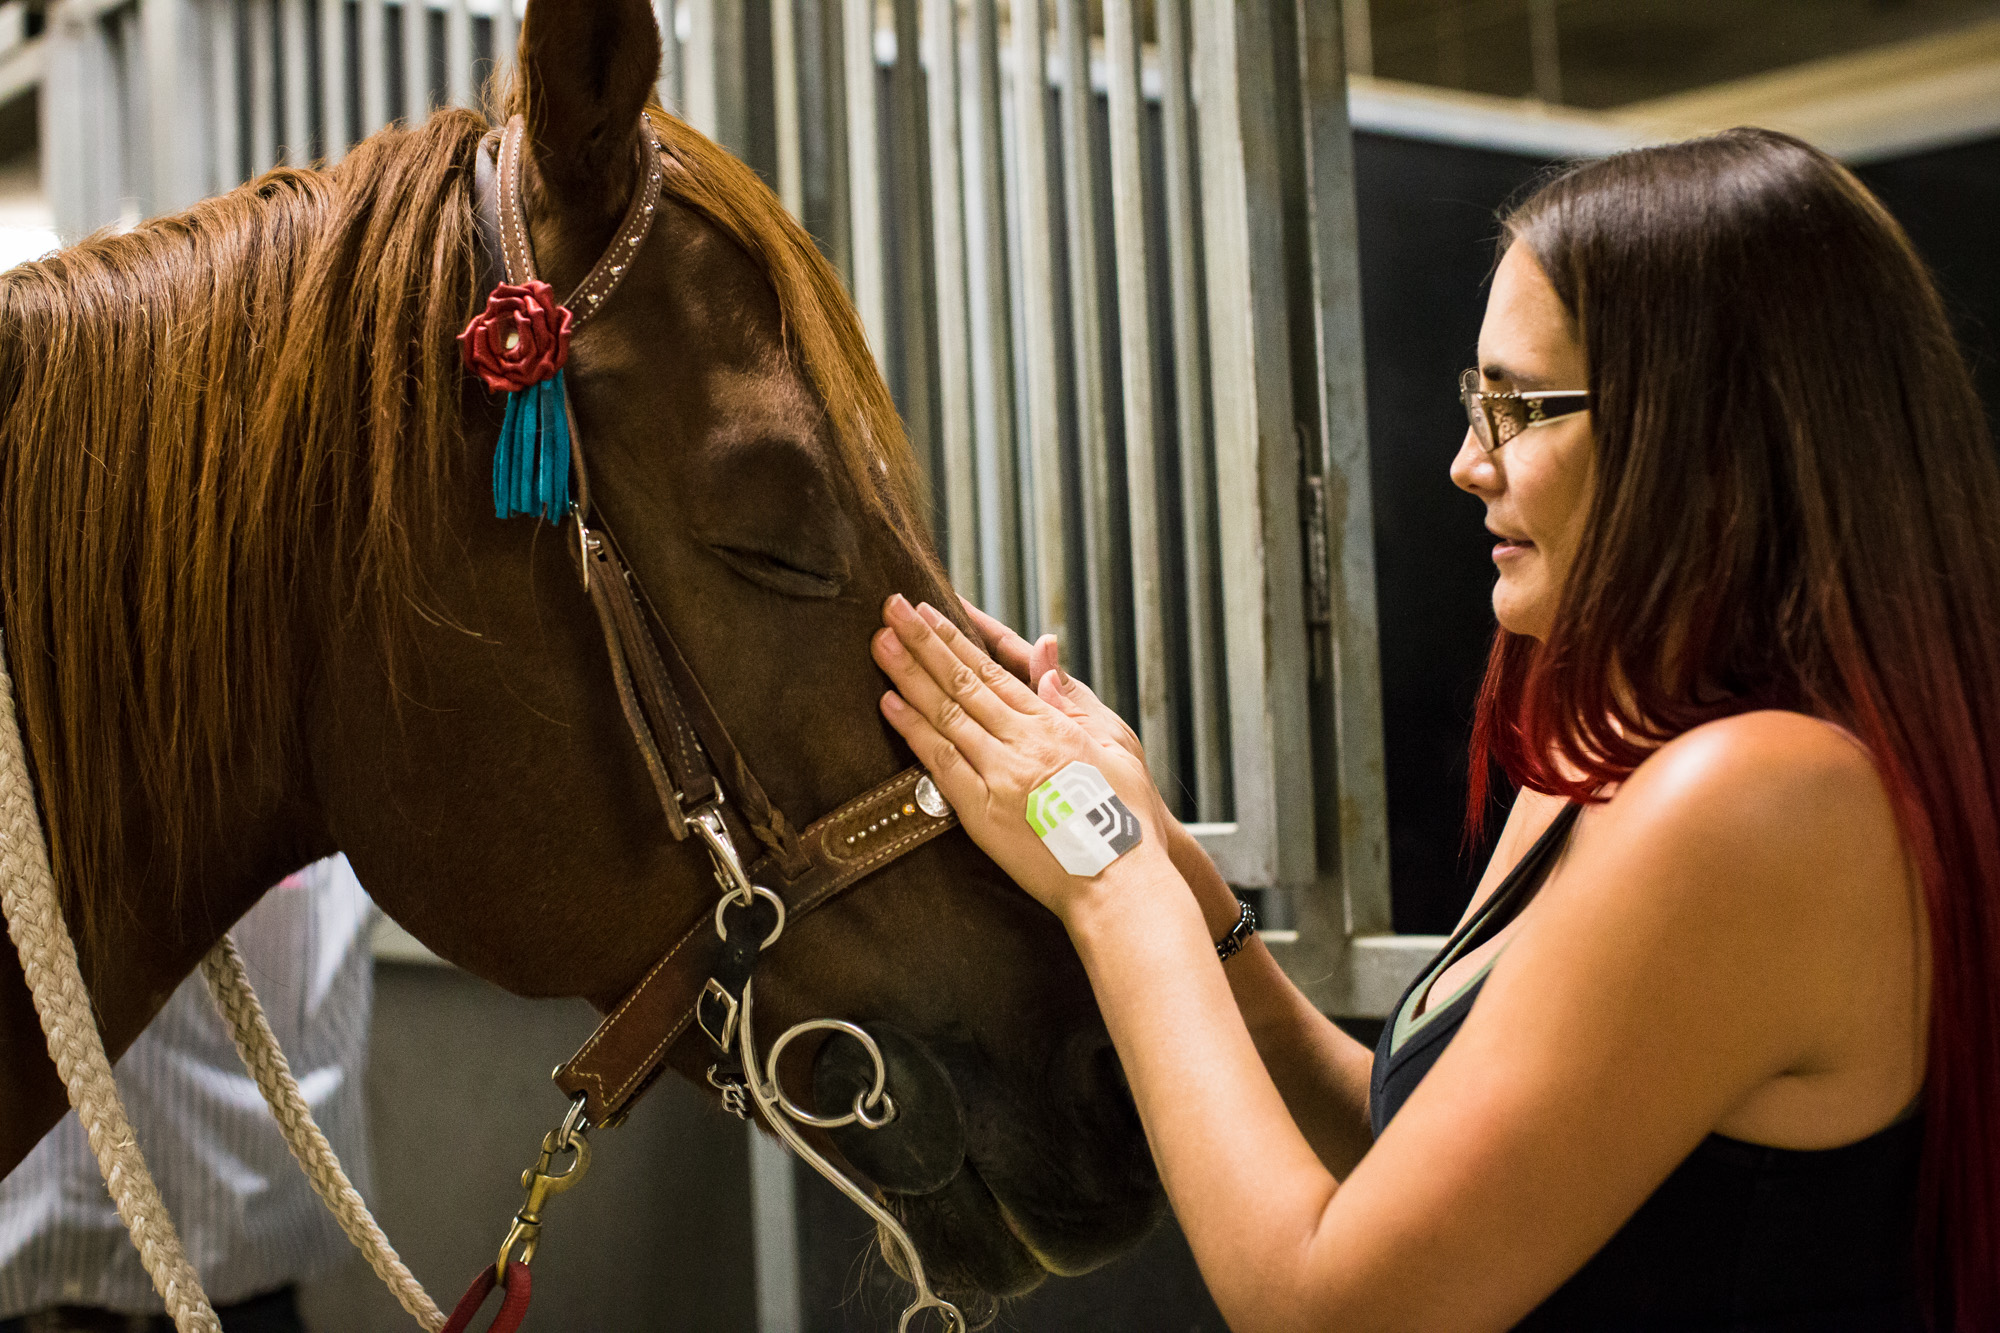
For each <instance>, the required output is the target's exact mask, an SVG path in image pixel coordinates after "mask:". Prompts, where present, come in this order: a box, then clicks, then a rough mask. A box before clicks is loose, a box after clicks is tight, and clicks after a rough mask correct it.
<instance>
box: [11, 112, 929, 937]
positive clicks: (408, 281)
mask: <svg viewBox="0 0 2000 1333" xmlns="http://www.w3.org/2000/svg"><path fill="white" fill-rule="evenodd" d="M649 113H650V114H651V115H652V117H653V121H654V124H655V126H656V127H657V129H658V131H659V133H660V137H661V141H662V142H663V144H665V145H666V148H667V159H668V164H669V170H668V172H667V181H666V186H667V190H668V193H670V194H671V195H672V196H674V197H675V198H677V199H679V200H681V201H682V202H684V203H686V204H687V205H689V206H690V207H692V208H694V209H696V210H697V211H699V212H701V213H702V214H704V215H705V216H706V217H708V218H709V219H711V220H712V221H713V222H714V223H716V224H717V225H718V226H720V227H721V228H722V229H723V230H724V231H725V232H726V233H727V234H728V235H729V236H731V237H732V238H733V239H734V240H735V241H736V242H737V243H738V244H739V245H741V246H742V247H743V248H744V249H745V250H746V251H747V252H748V253H749V254H750V256H751V257H752V259H753V260H754V261H756V262H757V263H758V264H759V265H760V267H762V268H763V269H764V271H765V272H766V273H767V274H768V275H769V277H770V280H771V282H772V285H773V287H774V288H775V289H776V293H777V296H778V301H779V306H780V309H781V311H782V312H783V317H784V319H785V321H786V333H787V339H788V342H789V344H790V345H791V346H792V347H793V349H794V351H795V354H796V355H797V356H798V358H799V361H800V364H801V366H802V368H803V369H804V370H805V372H806V373H807V375H808V376H809V378H810V379H811V381H812V382H813V384H814V385H815V387H816V388H817V389H818V391H819V392H820V395H821V397H822V400H823V401H824V403H825V405H826V408H827V411H828V415H829V418H830V423H831V425H832V426H833V433H834V436H835V439H836V440H837V442H838V452H839V456H840V459H841V461H842V463H843V465H844V470H845V471H846V472H847V473H848V474H849V476H850V479H851V480H852V481H853V482H854V488H855V492H856V494H857V495H858V496H859V497H860V498H861V501H862V503H864V504H865V505H868V506H869V507H870V508H872V509H874V510H876V511H877V512H878V514H879V515H880V516H881V517H883V518H885V519H887V520H888V522H889V524H890V526H891V529H892V530H893V531H894V532H895V533H896V534H897V535H898V536H899V538H900V539H901V540H902V541H903V543H904V544H905V545H906V546H907V547H908V549H909V551H910V552H911V554H912V555H913V557H914V558H915V559H916V560H917V562H918V563H919V566H920V567H921V568H922V569H924V570H925V571H926V572H928V573H931V574H933V575H936V574H937V565H936V561H935V557H934V556H932V555H931V554H930V551H929V543H928V541H927V539H926V536H925V525H924V522H923V507H922V504H921V502H920V501H919V499H918V497H919V496H920V495H921V494H922V493H923V491H922V488H921V486H920V483H919V479H918V472H917V468H916V462H915V457H914V455H913V453H912V452H911V450H910V447H909V444H908V442H907V440H906V438H905V436H904V433H903V429H902V424H901V421H900V419H899V418H898V416H897V414H896V410H895V406H894V403H893V402H892V401H891V399H890V397H889V393H888V390H887V388H886V386H884V384H883V382H882V379H881V376H880V374H879V373H878V372H877V370H876V367H875V363H874V360H873V358H872V357H871V356H870V355H869V352H868V348H867V342H866V339H865V337H864V335H863V333H862V331H861V327H860V322H859V320H858V319H857V318H856V317H855V315H854V312H853V309H852V306H851V304H850V303H849V301H848V298H847V296H846V293H845V291H844V289H843V288H842V286H841V284H840V281H839V279H838V277H837V276H836V275H835V274H834V272H833V270H832V268H831V266H830V265H828V264H827V262H826V261H825V259H824V258H823V257H822V256H821V255H820V254H819V251H818V249H817V248H816V247H815V246H814V245H813V243H812V240H811V238H810V237H808V236H807V235H806V234H805V232H804V230H803V229H802V228H800V227H799V226H798V225H797V224H796V223H795V222H793V221H792V220H791V218H790V216H789V215H788V214H786V213H785V211H784V208H783V206H782V205H781V204H780V203H779V202H778V200H777V198H776V196H775V195H774V194H772V192H771V191H770V190H769V189H768V188H767V187H766V186H765V185H764V184H763V182H762V181H761V180H759V179H758V177H757V176H756V174H755V173H754V172H752V171H751V170H750V169H749V168H747V167H745V166H743V165H742V164H741V163H740V162H738V161H736V160H735V159H734V158H732V157H730V156H729V155H728V154H727V153H725V152H724V151H723V150H722V149H720V148H718V147H717V146H716V145H714V144H713V143H711V142H709V141H708V140H707V139H706V138H704V137H702V136H701V135H700V134H699V133H697V132H696V131H694V130H693V129H691V128H689V127H688V126H686V125H685V124H683V123H682V122H681V121H679V120H677V119H674V118H673V117H671V116H669V115H667V114H666V113H665V112H664V111H662V110H660V109H659V108H657V107H654V108H651V109H650V112H649ZM488 128H489V125H488V122H487V121H486V119H485V118H484V117H483V116H480V115H479V114H477V113H474V112H471V111H464V110H447V111H441V112H438V113H436V114H434V115H433V116H432V117H430V119H429V120H427V121H426V123H425V124H424V125H423V126H422V127H421V128H419V129H414V130H389V131H384V132H382V133H379V134H376V135H374V136H372V137H370V138H369V139H367V140H365V141H364V142H362V143H361V144H359V145H358V146H356V148H355V149H354V150H353V151H352V152H351V153H350V154H349V155H348V156H347V157H346V158H345V159H343V160H342V161H341V162H340V163H339V164H338V165H337V166H335V167H332V168H331V169H328V170H323V171H319V170H300V169H278V170H274V171H271V172H269V173H266V174H265V175H264V176H262V177H260V178H258V179H257V180H255V181H253V182H251V183H250V184H248V185H245V186H242V187H240V188H238V189H236V190H234V191H232V192H230V193H228V194H225V195H222V196H219V197H217V198H213V199H208V200H205V201H203V202H201V203H199V204H197V205H195V206H194V207H192V208H190V209H188V210H187V211H186V212H183V213H180V214H176V215H174V216H171V217H165V218H159V219H155V220H153V221H150V222H147V223H145V224H143V225H141V226H139V227H137V228H134V229H133V230H131V231H128V232H125V233H122V234H100V235H98V236H95V237H93V238H91V239H89V240H87V241H84V242H82V243H80V244H78V245H75V246H71V247H69V248H67V249H65V250H62V251H60V252H58V253H57V254H55V255H53V256H50V257H49V258H47V259H44V260H41V261H39V262H37V263H32V264H26V265H22V266H20V267H17V268H15V269H12V270H9V271H7V272H5V273H3V274H0V615H4V617H5V619H4V622H3V623H4V629H5V648H6V652H7V656H8V659H9V664H10V667H11V669H12V671H13V674H14V679H15V683H16V700H17V707H18V708H19V710H20V714H21V720H22V724H23V730H24V732H25V735H26V738H27V742H28V749H29V754H30V763H31V767H32V770H33V772H34V774H35V779H36V783H37V786H38V789H39V795H40V798H41V805H42V813H43V818H44V820H45V822H46V825H47V829H48V834H49V841H50V852H51V858H52V860H53V862H54V866H55V872H56V883H57V885H58V887H59V889H60V890H61V892H62V894H63V897H64V901H65V908H66V911H67V914H68V916H69V920H70V923H71V929H72V930H73V931H75V932H76V933H77V934H78V936H79V937H80V938H82V939H86V940H88V939H91V938H93V937H97V936H99V935H100V934H101V933H102V931H103V929H104V926H105V923H106V922H107V921H108V920H109V917H110V914H111V913H113V912H114V911H116V910H117V908H118V906H119V904H120V903H122V902H125V901H128V900H127V899H126V897H125V895H126V894H127V893H129V892H132V891H134V890H135V889H136V888H137V885H134V884H131V883H128V882H127V878H126V871H127V866H128V860H129V859H130V853H131V851H132V842H131V839H132V837H133V836H134V835H135V834H137V833H140V832H143V834H144V835H145V836H146V839H147V843H148V844H149V852H150V857H151V860H150V863H148V867H147V868H146V869H145V870H144V872H143V875H144V877H145V878H151V877H152V876H154V875H155V874H164V876H165V877H166V878H167V879H168V880H169V882H170V884H171V887H172V888H173V889H174V890H175V891H178V890H179V889H180V887H181V885H180V882H179V876H180V875H181V874H182V873H183V872H184V869H185V866H186V854H187V851H188V849H189V848H190V847H191V846H192V845H194V843H195V841H196V839H197V838H198V837H199V836H201V835H203V834H210V833H213V832H214V831H216V830H218V829H219V828H220V827H221V826H222V825H223V824H224V822H225V821H228V820H231V819H240V818H243V817H245V816H248V815H250V814H253V813H256V811H255V810H254V809H242V808H237V809H230V808H226V801H227V799H228V798H227V797H226V796H225V792H226V791H227V790H228V789H229V786H230V785H232V784H243V783H244V780H245V778H246V777H247V778H248V779H249V782H248V785H247V788H243V787H239V790H243V789H247V790H249V791H250V792H251V793H252V796H251V798H250V799H251V801H252V802H253V803H255V802H259V801H268V802H269V803H271V804H275V803H276V802H277V801H278V800H279V799H281V797H282V795H283V792H284V790H285V783H284V774H285V773H286V771H287V770H288V768H289V767H290V766H292V765H293V764H294V763H296V762H297V759H298V755H299V752H300V737H299V735H298V727H297V704H298V700H299V696H300V694H301V693H302V691H303V689H304V686H305V683H306V681H307V679H308V678H309V673H310V672H311V670H312V669H313V663H312V662H310V661H309V660H306V652H305V649H306V647H307V644H306V636H305V635H303V634H302V633H301V632H300V630H301V627H302V626H303V625H304V624H305V623H308V622H306V621H304V620H303V619H302V617H303V616H305V615H307V614H315V615H318V616H321V617H323V618H331V619H330V621H329V623H345V624H347V625H348V626H349V627H350V628H352V629H361V630H372V631H374V632H379V633H380V634H381V635H382V636H383V643H384V651H385V653H390V654H391V656H390V669H391V671H392V672H393V670H394V659H393V644H394V641H395V637H396V635H395V632H394V631H395V628H396V624H397V617H399V616H400V615H402V614H403V613H406V612H409V611H411V610H414V609H416V608H417V607H419V606H420V604H421V602H422V571H421V570H420V569H419V568H418V559H417V553H416V545H415V537H416V535H417V534H420V533H422V532H423V531H425V530H426V529H427V528H429V527H430V526H431V525H433V524H434V522H435V515H437V514H438V513H440V512H442V510H441V503H442V497H443V496H444V495H445V494H446V493H447V492H446V489H445V488H446V487H447V486H448V485H450V484H452V482H453V480H454V477H455V476H456V474H457V473H458V472H459V471H460V469H459V467H458V461H459V457H460V455H461V454H462V453H463V452H464V451H463V422H462V417H461V414H462V410H463V403H464V396H465V394H466V392H467V386H468V384H469V383H470V381H469V378H468V377H467V376H466V374H465V372H464V370H463V369H462V367H461V365H460V362H459V358H458V350H457V347H456V345H455V343H454V338H455V336H456V335H457V333H458V331H459V330H460V329H461V328H462V327H463V326H464V324H465V322H466V320H467V319H468V318H469V317H470V316H471V314H472V305H473V302H474V301H475V300H476V299H477V295H478V293H477V292H476V290H475V286H476V284H477V281H478V277H477V270H478V262H479V251H478V237H477V224H476V222H475V220H474V209H473V199H472V188H473V186H472V162H473V154H474V152H475V151H476V148H477V145H478V142H479V139H480V138H481V136H482V135H484V134H485V133H486V131H487V130H488ZM937 578H938V582H939V584H940V586H942V577H941V575H938V576H937ZM267 808H268V807H267ZM134 809H138V810H143V811H146V812H149V815H150V819H149V823H148V826H147V827H146V828H144V829H143V830H130V829H127V828H126V826H125V820H126V818H127V817H128V816H129V815H130V814H131V813H132V812H133V810H134Z"/></svg>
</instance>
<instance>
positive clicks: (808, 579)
mask: <svg viewBox="0 0 2000 1333" xmlns="http://www.w3.org/2000/svg"><path fill="white" fill-rule="evenodd" d="M708 549H709V550H711V551H713V552H715V554H716V556H717V557H718V558H719V559H720V560H721V561H722V563H723V564H725V565H728V566H729V567H730V568H731V569H732V570H734V571H736V573H738V574H740V575H742V576H743V577H744V578H746V579H749V580H750V581H751V582H752V583H755V584H758V585H760V586H762V587H766V588H769V589H770V590H771V591H772V592H775V593H780V594H782V595H783V596H786V597H838V596H840V590H841V589H842V588H843V587H844V586H846V583H847V571H846V569H845V568H842V569H839V570H837V571H834V572H827V571H824V570H816V569H807V568H805V567H803V566H801V565H797V564H794V563H792V561H790V560H788V559H787V558H785V557H784V556H781V555H773V554H772V553H770V552H769V551H759V550H755V549H753V548H750V547H746V546H726V545H722V544H720V543H710V545H709V548H708Z"/></svg>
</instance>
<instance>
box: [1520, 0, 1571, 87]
mask: <svg viewBox="0 0 2000 1333" xmlns="http://www.w3.org/2000/svg"><path fill="white" fill-rule="evenodd" d="M1528 51H1529V68H1530V69H1531V70H1533V72H1534V79H1535V97H1536V100H1538V101H1543V102H1560V101H1562V100H1563V75H1562V27H1561V24H1560V22H1559V21H1558V19H1557V17H1556V0H1528Z"/></svg>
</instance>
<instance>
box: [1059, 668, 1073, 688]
mask: <svg viewBox="0 0 2000 1333" xmlns="http://www.w3.org/2000/svg"><path fill="white" fill-rule="evenodd" d="M1056 684H1058V685H1060V686H1062V687H1063V688H1064V689H1068V688H1069V687H1070V679H1069V672H1067V671H1064V670H1063V669H1062V663H1061V662H1058V663H1056Z"/></svg>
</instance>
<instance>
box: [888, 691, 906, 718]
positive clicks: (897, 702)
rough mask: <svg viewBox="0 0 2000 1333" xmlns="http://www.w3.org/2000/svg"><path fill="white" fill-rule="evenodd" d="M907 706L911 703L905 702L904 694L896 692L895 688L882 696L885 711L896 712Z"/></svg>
mask: <svg viewBox="0 0 2000 1333" xmlns="http://www.w3.org/2000/svg"><path fill="white" fill-rule="evenodd" d="M907 707H909V705H908V704H906V703H904V702H903V696H902V695H900V694H898V693H896V692H895V691H894V690H890V691H889V692H888V693H887V694H884V695H883V696H882V711H883V712H885V713H894V712H896V711H898V710H899V709H903V708H907Z"/></svg>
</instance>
